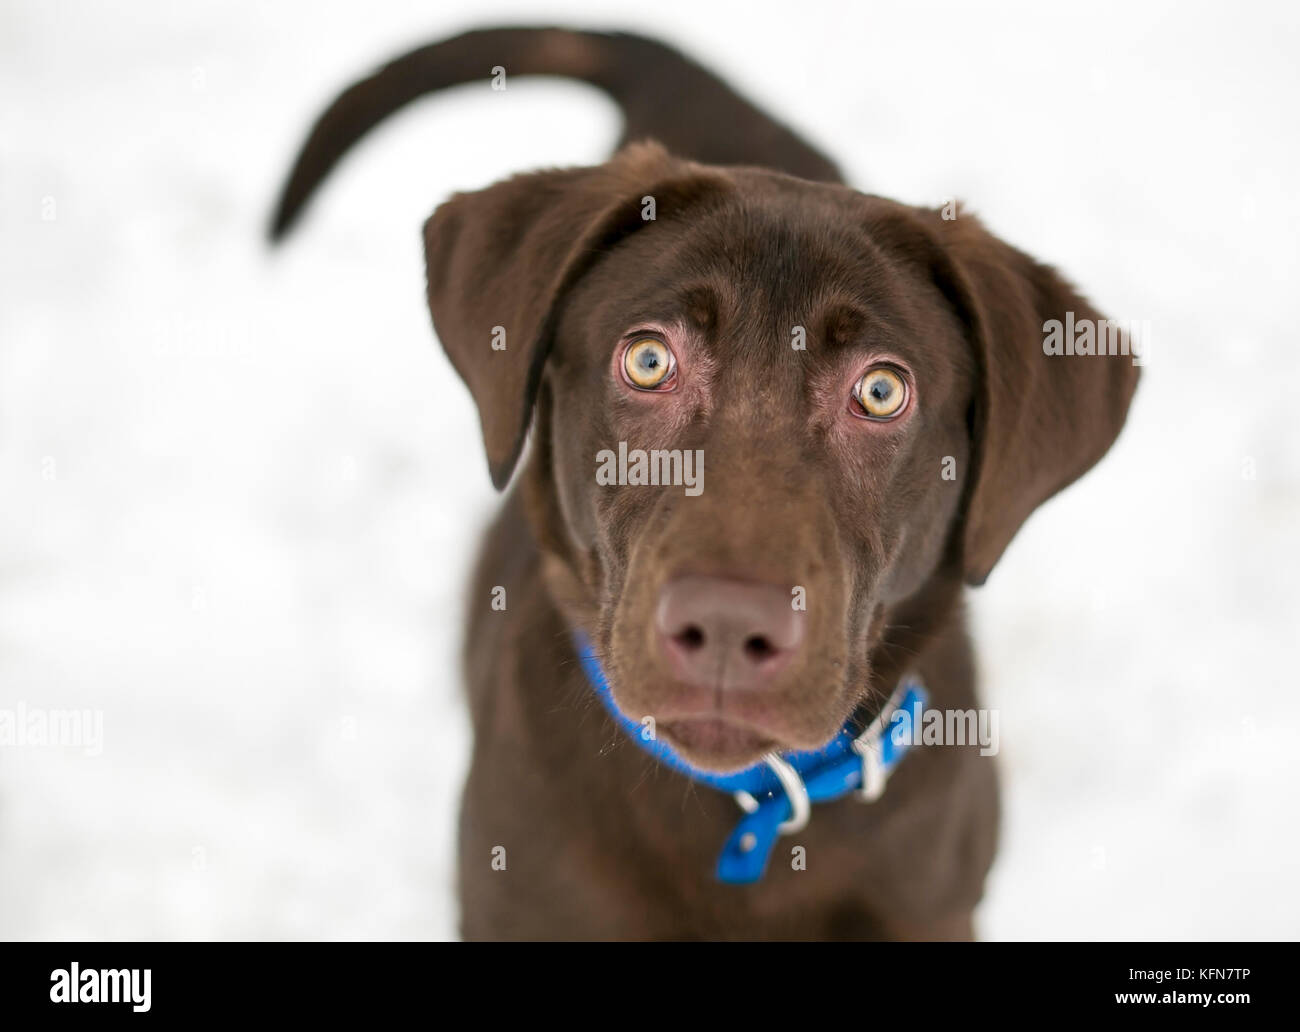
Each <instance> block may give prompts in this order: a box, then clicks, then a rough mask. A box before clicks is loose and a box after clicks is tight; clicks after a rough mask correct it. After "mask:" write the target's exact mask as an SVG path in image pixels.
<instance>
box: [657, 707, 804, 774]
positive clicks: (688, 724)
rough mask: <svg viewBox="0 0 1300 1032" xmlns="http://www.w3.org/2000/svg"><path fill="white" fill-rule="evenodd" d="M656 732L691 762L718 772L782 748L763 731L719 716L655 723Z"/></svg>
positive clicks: (738, 767)
mask: <svg viewBox="0 0 1300 1032" xmlns="http://www.w3.org/2000/svg"><path fill="white" fill-rule="evenodd" d="M659 734H660V736H661V737H662V738H663V739H664V740H665V741H666V742H667V744H669V745H671V746H672V747H673V749H674V750H676V752H677V753H678V754H679V755H680V756H681V757H682V758H683V759H685V760H686V761H687V762H689V763H690V764H691V765H692V766H695V767H699V768H701V769H703V770H710V771H714V772H717V773H719V774H726V773H730V772H732V771H737V770H743V769H745V768H746V767H752V766H753V765H754V764H755V763H757V762H758V761H759V760H760V759H761V758H762V757H763V755H764V754H765V753H768V752H772V751H780V750H781V749H782V748H783V747H782V746H781V744H780V743H779V742H778V741H777V740H776V739H775V738H772V737H771V736H770V735H768V734H767V733H765V732H763V731H760V730H758V729H757V728H753V727H749V726H747V725H745V724H741V723H737V722H735V721H732V720H728V719H726V718H725V717H721V716H700V717H683V718H680V719H677V720H670V721H667V722H665V723H662V724H660V725H659Z"/></svg>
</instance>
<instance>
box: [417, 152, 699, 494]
mask: <svg viewBox="0 0 1300 1032" xmlns="http://www.w3.org/2000/svg"><path fill="white" fill-rule="evenodd" d="M723 184H724V179H723V177H722V176H720V175H718V174H715V173H709V172H707V171H706V170H704V169H702V168H701V167H699V166H696V165H692V164H691V163H689V162H686V161H680V160H677V159H675V158H672V157H670V156H669V154H668V153H667V151H665V150H664V149H663V148H662V147H660V146H659V145H657V144H653V143H641V144H633V145H631V146H628V147H625V148H624V149H623V150H621V151H619V152H618V154H616V155H615V156H614V157H613V158H612V159H611V160H610V161H608V162H607V163H606V164H604V165H598V166H595V167H591V168H571V169H556V170H548V171H543V172H534V173H529V174H526V175H521V176H515V177H514V178H512V179H507V180H505V181H504V182H501V183H497V184H496V185H495V186H490V187H488V188H487V189H485V190H479V191H476V192H474V193H463V194H457V195H455V196H454V197H452V198H451V199H450V200H449V201H447V202H446V203H445V204H443V205H441V206H440V207H439V208H438V209H437V211H435V212H434V213H433V216H432V217H431V218H430V219H429V220H428V222H426V223H425V226H424V245H425V261H426V267H427V273H428V292H429V309H430V311H431V313H432V315H433V324H434V329H435V330H436V331H437V334H438V338H439V340H441V341H442V346H443V348H444V349H445V350H446V352H447V355H448V357H449V358H450V359H451V362H452V365H454V366H455V367H456V371H457V372H458V373H460V375H461V378H462V379H463V380H464V381H465V383H466V385H468V387H469V389H470V393H471V394H472V395H473V397H474V402H475V404H476V405H477V406H478V411H479V421H480V423H481V424H482V427H483V441H484V444H485V445H486V448H487V458H488V470H489V472H490V473H491V476H492V483H493V484H494V485H495V486H496V487H497V489H498V490H500V489H501V488H504V487H505V486H506V484H507V483H508V482H509V480H510V474H511V472H512V471H513V470H514V467H515V463H516V462H517V461H518V459H519V453H520V452H521V451H522V449H523V445H524V439H525V437H526V436H527V432H528V427H529V424H530V422H531V419H532V411H533V402H534V400H535V398H536V395H537V389H538V384H539V382H540V380H541V375H542V367H543V365H544V363H545V361H546V356H547V353H548V352H549V350H550V345H551V337H552V334H553V332H554V322H555V319H556V316H557V314H558V307H559V304H558V303H559V301H560V299H561V298H562V297H563V296H564V294H565V292H566V291H567V290H568V289H569V288H570V287H571V286H572V285H573V284H574V282H576V280H577V279H578V277H579V276H581V274H582V273H583V272H584V271H585V270H586V269H587V268H588V267H589V266H590V264H591V263H592V262H593V261H595V260H596V259H598V258H599V257H600V256H601V255H602V254H603V253H604V252H605V251H607V250H608V249H609V248H610V247H611V246H613V245H614V244H615V243H616V242H617V241H618V240H619V239H621V238H622V237H624V236H626V235H627V234H629V233H632V232H634V231H635V230H636V229H638V228H640V227H642V226H644V225H647V224H648V223H647V220H648V218H650V215H649V214H648V208H647V206H646V205H645V204H644V203H643V202H644V199H645V198H647V197H653V198H654V201H655V210H654V216H653V217H654V218H661V217H664V216H665V215H667V214H670V213H672V212H674V211H680V210H681V208H682V207H683V206H684V205H685V204H689V203H691V202H692V201H693V200H695V199H697V198H699V197H700V196H703V195H705V194H708V193H709V192H710V191H712V190H714V189H717V188H720V187H721V186H722V185H723ZM674 202H677V203H674Z"/></svg>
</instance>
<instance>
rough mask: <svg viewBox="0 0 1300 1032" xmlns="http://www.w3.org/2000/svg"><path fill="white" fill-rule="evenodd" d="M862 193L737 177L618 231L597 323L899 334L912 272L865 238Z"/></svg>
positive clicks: (839, 336) (601, 279)
mask: <svg viewBox="0 0 1300 1032" xmlns="http://www.w3.org/2000/svg"><path fill="white" fill-rule="evenodd" d="M751 187H752V188H751ZM868 200H869V199H868V198H865V197H864V196H863V195H861V194H857V193H855V192H854V191H851V190H848V189H847V188H827V187H824V186H822V185H820V184H809V183H802V182H798V181H793V180H788V181H783V180H777V182H776V184H775V186H774V185H773V184H772V183H771V182H770V181H763V180H759V181H758V182H757V183H753V184H744V183H742V184H741V188H738V189H737V190H736V191H734V192H733V193H731V194H729V195H727V196H725V197H724V198H722V199H721V200H720V201H718V202H715V203H712V204H709V205H702V206H699V207H698V208H694V209H690V210H687V211H683V212H681V213H679V214H676V215H674V216H672V217H670V218H668V219H665V220H663V221H660V222H656V223H651V224H650V225H648V226H646V227H644V228H643V229H641V230H640V231H638V232H636V233H634V234H632V235H631V236H630V237H629V238H627V239H625V240H624V241H623V242H622V243H621V244H620V245H619V246H618V247H617V248H616V249H615V250H614V252H613V253H612V254H610V255H608V256H607V257H606V259H605V261H604V263H602V264H603V265H604V268H603V269H602V270H601V272H600V273H598V275H597V277H596V278H597V280H598V283H599V286H598V287H597V288H596V289H594V290H593V291H592V292H591V295H589V298H590V300H591V301H592V302H593V303H594V304H595V305H596V306H597V307H598V308H599V309H600V310H601V311H602V313H603V315H604V316H605V318H604V319H603V320H602V322H607V323H608V325H605V326H603V327H602V329H603V330H604V331H606V332H621V330H622V329H627V328H631V325H632V324H646V325H652V324H655V323H663V322H680V323H685V324H689V325H694V326H696V327H699V328H702V329H704V330H707V331H712V332H707V333H705V334H704V336H706V337H707V338H709V339H710V340H711V343H712V344H713V345H714V346H715V347H718V348H722V349H726V348H727V347H728V346H729V345H730V344H735V343H738V342H739V341H740V340H741V339H742V338H743V339H744V340H745V341H747V342H749V343H750V344H752V342H753V341H754V339H755V338H756V337H757V338H762V339H767V340H771V342H772V343H777V342H790V343H792V344H793V343H797V342H798V341H799V339H800V337H801V336H806V337H807V338H808V339H810V340H813V341H817V342H820V343H830V344H832V345H835V344H839V343H861V342H862V340H863V339H864V338H866V337H881V336H886V337H890V336H896V335H903V336H905V334H900V331H902V330H904V329H905V327H906V325H907V323H908V322H909V312H910V311H911V310H912V308H913V306H914V297H913V296H912V295H914V294H915V289H914V288H915V284H912V283H911V282H910V279H909V274H908V273H907V272H906V271H904V270H903V269H901V268H900V266H899V264H898V263H897V262H895V261H893V260H891V259H890V257H889V256H888V254H887V253H886V252H885V251H883V250H882V249H881V248H880V247H878V246H876V244H875V243H873V241H872V239H871V234H870V231H869V228H868V227H869V223H870V220H869V218H868V210H867V203H866V202H867V201H868ZM592 295H594V296H592ZM620 323H622V324H625V325H623V326H622V327H621V328H620V326H619V324H620Z"/></svg>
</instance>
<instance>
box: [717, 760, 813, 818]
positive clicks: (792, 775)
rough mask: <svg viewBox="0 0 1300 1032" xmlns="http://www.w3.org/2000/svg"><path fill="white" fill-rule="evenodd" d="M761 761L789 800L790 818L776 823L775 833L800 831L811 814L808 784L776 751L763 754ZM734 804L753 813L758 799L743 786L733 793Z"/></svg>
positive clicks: (756, 807) (746, 811)
mask: <svg viewBox="0 0 1300 1032" xmlns="http://www.w3.org/2000/svg"><path fill="white" fill-rule="evenodd" d="M763 762H764V763H766V764H767V766H768V768H769V769H770V770H771V771H772V773H773V774H775V775H776V779H777V780H778V781H779V782H781V788H782V789H784V790H785V797H786V798H787V799H788V800H790V819H789V820H786V821H782V822H781V823H780V824H779V825H777V828H776V833H777V834H778V835H793V834H794V833H795V832H796V831H802V830H803V829H804V828H805V827H807V826H808V819H809V818H810V817H811V816H812V799H811V798H810V797H809V795H808V786H807V785H805V784H804V783H803V778H801V777H800V776H799V772H798V771H797V770H795V769H794V767H793V765H792V764H791V763H790V761H789V760H787V759H785V758H784V757H783V756H781V755H780V754H778V753H775V752H770V753H766V754H764V756H763ZM733 795H734V797H735V800H736V804H737V805H738V806H739V807H740V808H741V809H742V810H744V811H745V813H753V812H754V811H755V810H757V809H758V800H757V799H755V798H754V796H753V794H752V793H750V792H746V791H745V790H744V789H743V788H742V789H740V790H739V791H737V792H734V793H733Z"/></svg>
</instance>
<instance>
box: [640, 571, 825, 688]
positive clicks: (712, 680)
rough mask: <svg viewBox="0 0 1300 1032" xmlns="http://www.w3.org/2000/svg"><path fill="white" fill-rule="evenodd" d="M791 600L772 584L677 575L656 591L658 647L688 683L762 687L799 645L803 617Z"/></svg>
mask: <svg viewBox="0 0 1300 1032" xmlns="http://www.w3.org/2000/svg"><path fill="white" fill-rule="evenodd" d="M791 598H792V596H791V594H790V593H789V592H786V591H784V590H782V589H781V588H778V587H775V586H773V585H770V584H747V583H745V582H743V581H735V580H726V579H723V578H721V577H680V578H678V579H677V580H673V581H669V582H668V584H666V585H665V586H664V588H663V590H662V591H661V592H660V593H659V608H658V610H657V612H656V614H655V625H656V629H657V630H658V631H659V640H660V644H661V646H662V647H663V650H664V652H665V653H666V654H667V657H668V661H669V663H670V665H671V666H672V668H673V670H674V672H675V673H676V674H677V676H678V677H680V678H681V679H682V680H683V681H685V682H687V683H688V684H695V685H700V686H703V687H721V688H761V687H763V685H764V684H765V683H767V682H768V681H770V680H771V679H772V678H773V676H774V675H775V674H776V673H777V672H778V671H779V670H780V669H781V668H782V667H784V666H785V665H786V664H787V663H788V662H789V660H790V657H791V656H792V655H793V654H794V653H795V652H796V651H797V650H798V648H799V646H800V644H801V643H802V641H803V613H801V612H796V611H795V609H794V606H793V605H792V604H791Z"/></svg>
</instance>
